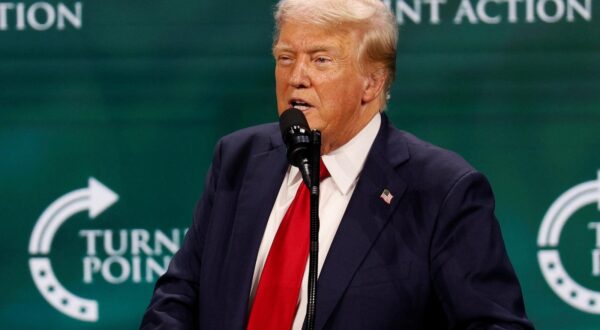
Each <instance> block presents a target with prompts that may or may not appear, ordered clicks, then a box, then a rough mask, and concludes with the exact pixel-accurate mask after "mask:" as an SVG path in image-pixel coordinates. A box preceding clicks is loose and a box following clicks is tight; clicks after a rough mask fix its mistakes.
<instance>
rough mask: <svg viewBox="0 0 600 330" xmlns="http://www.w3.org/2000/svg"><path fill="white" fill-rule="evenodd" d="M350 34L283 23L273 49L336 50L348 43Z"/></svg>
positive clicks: (338, 30)
mask: <svg viewBox="0 0 600 330" xmlns="http://www.w3.org/2000/svg"><path fill="white" fill-rule="evenodd" d="M351 38H352V35H351V34H350V33H348V31H346V30H340V29H331V28H326V27H318V26H314V25H312V26H307V25H304V24H293V23H287V24H284V25H283V26H282V28H281V31H280V34H279V38H278V40H277V43H276V44H275V46H274V47H273V50H274V51H305V52H319V51H337V50H343V49H344V48H346V47H347V46H349V45H350V44H352V41H351V40H350V39H351Z"/></svg>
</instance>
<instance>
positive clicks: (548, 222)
mask: <svg viewBox="0 0 600 330" xmlns="http://www.w3.org/2000/svg"><path fill="white" fill-rule="evenodd" d="M588 205H597V206H598V210H599V211H600V171H598V179H597V180H595V181H588V182H584V183H581V184H578V185H576V186H575V187H573V188H571V189H569V190H567V191H566V192H565V193H563V194H562V195H561V196H560V197H559V198H558V199H557V200H556V201H555V202H554V203H553V204H552V206H550V209H548V211H547V212H546V215H545V216H544V220H543V221H542V224H541V226H540V230H539V233H538V239H537V241H538V246H539V248H540V251H538V263H539V265H540V269H541V271H542V274H543V275H544V278H545V279H546V282H547V283H548V285H549V286H550V288H552V290H553V291H554V292H555V293H556V294H557V295H558V296H559V297H560V298H561V299H562V300H563V301H564V302H566V303H567V304H569V305H571V306H573V307H575V308H577V309H579V310H581V311H584V312H587V313H593V314H600V292H598V291H594V290H591V289H588V288H586V287H584V286H582V285H580V284H579V283H577V282H576V281H575V280H574V279H573V278H572V277H571V276H570V275H569V273H568V272H567V271H566V269H565V267H564V266H563V263H562V261H561V258H560V254H559V251H558V244H559V241H560V235H561V232H562V230H563V227H564V226H565V224H566V223H567V221H568V220H569V218H571V217H572V216H573V214H575V212H577V211H578V210H579V209H581V208H583V207H586V206H588ZM597 224H598V223H591V224H590V226H589V227H590V229H596V230H598V229H599V228H595V227H598V226H595V225H597ZM598 225H600V224H598ZM594 268H597V267H596V266H594ZM596 271H598V272H599V273H600V270H597V269H594V270H593V272H594V273H595V272H596Z"/></svg>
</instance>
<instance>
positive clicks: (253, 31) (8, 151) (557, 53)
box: [0, 0, 600, 330]
mask: <svg viewBox="0 0 600 330" xmlns="http://www.w3.org/2000/svg"><path fill="white" fill-rule="evenodd" d="M481 1H486V0H470V1H469V0H464V1H454V0H448V1H447V2H446V3H441V4H440V5H439V8H438V9H439V11H438V12H439V21H436V20H432V16H431V5H430V4H431V2H428V3H425V2H424V1H423V2H422V1H419V0H415V1H410V0H407V1H400V0H398V1H386V2H387V3H389V4H390V5H391V6H392V7H393V8H395V9H396V8H400V9H398V10H396V14H397V15H398V16H399V17H402V18H403V22H404V23H403V24H400V25H399V29H400V41H399V49H398V57H397V64H398V72H397V79H396V82H395V85H394V87H393V91H392V99H391V102H390V105H389V109H388V114H389V116H390V117H391V119H392V121H393V122H394V123H395V124H396V126H398V127H400V128H402V129H404V130H407V131H410V132H412V133H414V134H416V135H417V136H419V137H421V138H423V139H426V140H429V141H431V142H433V143H435V144H438V145H441V146H443V147H445V148H449V149H452V150H455V151H457V152H458V153H460V154H461V155H463V156H464V157H465V158H466V159H467V160H468V161H470V162H471V163H472V164H473V165H474V166H475V167H477V168H478V169H479V170H481V171H482V172H483V173H485V174H486V175H487V176H488V177H489V179H490V181H491V183H492V185H493V187H494V191H495V194H496V198H497V215H498V217H499V221H500V224H501V227H502V231H503V234H504V238H505V240H506V244H507V248H508V252H509V255H510V257H511V259H512V262H513V264H514V266H515V269H516V271H517V273H518V275H519V277H520V280H521V284H522V287H523V292H524V296H525V300H526V307H527V311H528V314H529V316H530V318H531V319H532V321H533V322H534V323H535V324H536V326H537V327H538V328H539V329H556V330H562V329H589V330H591V329H598V328H599V327H600V314H595V313H590V312H585V311H582V310H580V309H578V308H575V307H573V306H571V305H570V304H568V303H567V302H565V301H563V300H562V299H561V298H559V296H558V295H557V294H556V293H555V292H554V291H553V290H552V289H551V287H550V285H549V284H548V283H547V282H546V280H545V279H544V276H543V275H542V272H541V270H540V266H539V265H538V258H537V255H538V251H539V250H540V249H545V248H546V247H539V246H538V241H537V239H538V237H537V236H538V231H539V228H540V225H541V223H542V219H543V218H544V215H545V213H546V212H547V210H548V209H549V208H550V206H551V205H552V204H553V203H554V201H555V200H556V199H557V198H558V197H559V196H560V195H561V194H563V193H564V192H566V191H567V190H569V189H570V188H572V187H574V186H576V185H578V184H581V183H584V182H588V181H594V180H596V182H599V183H598V190H597V194H598V200H599V204H594V203H589V204H587V205H585V206H584V207H580V208H579V209H577V210H576V212H575V213H574V214H573V216H571V217H570V218H569V221H568V222H567V223H566V224H565V225H564V227H563V228H562V229H563V230H562V234H561V236H560V237H561V240H560V243H559V244H558V246H556V247H554V248H556V249H557V250H558V251H559V253H560V256H561V258H562V259H561V260H562V261H563V266H564V268H565V269H567V271H568V272H569V274H570V276H571V277H572V279H573V280H574V281H576V282H577V283H579V284H580V285H581V286H583V287H585V288H587V289H589V290H593V291H600V274H594V273H593V268H594V261H593V256H594V254H593V250H595V249H596V248H600V242H596V233H595V231H594V230H592V229H591V228H590V227H589V223H592V222H600V216H599V214H600V213H599V208H598V205H600V181H597V180H600V179H598V173H597V172H598V170H599V169H600V153H599V150H600V10H598V9H597V8H598V6H597V5H598V3H592V0H577V1H575V0H527V1H516V2H513V3H514V4H515V12H514V15H513V16H512V17H511V16H510V14H509V11H508V5H509V2H510V1H503V0H499V1H494V2H487V3H486V4H479V2H481ZM540 3H541V4H540ZM78 4H79V5H78ZM478 4H479V6H480V7H481V8H483V9H481V10H482V11H478V10H477V8H478V7H477V6H478ZM577 5H579V7H576V6H577ZM76 6H81V8H80V10H81V11H80V14H78V13H77V10H76ZM273 6H274V1H267V0H256V1H242V0H233V1H216V0H195V1H191V0H171V1H163V0H154V1H140V0H129V1H113V0H106V1H89V0H82V1H78V2H77V1H68V0H64V1H63V2H57V1H47V2H38V1H22V2H2V3H0V219H1V222H0V223H1V225H0V226H1V227H0V235H1V236H0V249H1V250H2V254H1V256H0V258H1V259H0V260H1V262H2V263H1V265H2V271H1V272H0V288H1V289H2V296H1V298H0V325H1V327H2V328H6V329H17V328H18V329H28V328H44V329H87V328H90V329H130V328H136V327H137V326H138V324H139V321H140V318H141V315H142V313H143V311H144V309H145V307H146V305H147V303H148V302H149V298H150V296H151V293H152V287H153V283H154V281H155V280H156V273H157V272H159V270H160V267H159V266H163V265H164V263H165V262H167V261H168V258H169V257H170V256H171V255H172V253H171V252H170V250H169V249H168V247H169V246H170V245H169V244H171V246H172V245H173V244H178V239H177V237H178V235H182V234H183V231H184V230H185V228H186V227H187V226H188V225H189V224H190V221H191V216H192V210H193V207H194V204H195V201H196V200H197V199H198V197H199V196H200V194H201V193H202V184H203V181H204V175H205V173H206V170H207V168H208V166H209V162H210V159H211V155H212V148H213V146H214V144H215V142H216V141H217V140H218V138H219V137H221V136H223V135H225V134H227V133H229V132H231V131H234V130H237V129H240V128H243V127H247V126H250V125H254V124H259V123H264V122H270V121H275V120H276V119H277V116H276V107H275V95H274V76H273V65H274V63H273V60H272V58H271V55H270V46H271V42H272V41H271V38H272V30H273V28H272V26H273V20H272V14H271V11H272V9H273ZM402 6H408V7H409V8H410V9H412V10H413V11H415V12H416V10H417V9H418V8H417V7H418V6H420V7H421V10H420V17H421V20H420V22H414V20H411V19H410V17H409V16H407V11H406V9H402V8H405V7H402ZM469 6H472V7H473V10H474V11H473V15H476V18H477V22H476V23H475V22H473V21H469V19H468V17H467V16H465V17H463V20H462V21H460V22H455V18H456V17H457V13H459V11H460V10H461V9H460V8H462V10H463V11H465V12H466V11H468V8H467V7H469ZM528 8H534V11H533V12H528ZM561 8H562V9H561ZM574 8H575V9H577V8H579V9H581V8H584V9H585V13H587V14H589V15H588V16H586V15H583V14H582V11H581V10H579V11H576V10H575V9H574ZM403 10H404V11H403ZM65 12H68V13H70V14H71V17H70V20H69V18H68V17H67V16H65ZM569 13H570V14H571V16H569ZM481 14H485V15H487V16H489V17H497V18H499V19H500V22H499V23H497V24H492V23H490V22H489V20H488V22H486V19H485V17H484V16H482V15H481ZM61 15H62V16H61ZM531 15H533V18H534V19H533V21H528V16H531ZM59 16H60V19H62V21H63V23H64V26H63V28H61V27H60V26H59V21H60V19H59ZM65 17H66V18H65ZM548 17H550V19H549V18H548ZM78 22H79V23H80V24H77V23H78ZM90 177H93V178H95V179H96V180H98V181H99V182H100V183H101V184H102V185H104V186H105V187H106V189H109V191H112V192H114V193H115V194H117V195H118V200H116V201H111V200H110V198H109V197H110V196H111V195H110V193H107V192H106V190H102V189H100V190H101V191H104V192H105V194H104V196H105V197H106V196H108V197H106V198H108V199H109V200H108V201H106V203H105V205H104V206H105V207H106V209H104V210H102V212H101V213H100V214H99V215H98V216H97V217H95V218H94V219H91V220H90V216H89V215H88V209H90V208H93V206H90V205H92V204H93V203H95V202H94V201H93V199H94V197H90V196H91V195H93V193H91V189H88V179H89V178H90ZM76 190H77V191H78V192H76V193H79V194H80V195H81V196H84V197H81V198H82V199H79V200H77V201H75V200H74V199H73V200H71V201H70V202H72V204H68V203H70V202H69V201H68V200H69V198H74V197H73V196H75V195H74V194H75V193H74V194H70V195H69V193H71V192H73V191H76ZM594 193H595V190H594V191H592V192H591V194H594ZM106 194H108V195H106ZM61 197H64V198H63V199H62V200H59V198H61ZM90 203H91V204H90ZM51 205H53V206H54V207H55V209H53V210H50V209H49V210H48V212H47V213H46V214H47V215H48V214H50V215H51V217H47V218H48V219H51V220H52V221H54V229H52V228H51V227H52V225H50V224H49V223H50V222H48V224H49V225H48V226H47V227H43V226H42V225H43V224H44V222H43V221H42V220H43V219H42V218H43V217H42V214H43V213H44V211H45V210H46V209H47V208H48V207H49V206H51ZM69 205H71V206H73V207H75V206H74V205H79V209H73V208H71V209H69ZM36 224H37V225H38V227H40V228H42V229H43V232H44V233H46V235H50V234H49V233H53V234H54V235H53V236H52V235H50V236H51V249H50V250H49V251H46V252H40V251H37V252H35V251H34V252H32V251H31V250H30V246H29V245H30V240H32V238H31V237H32V235H33V232H34V228H35V227H36ZM86 233H88V234H86ZM89 233H95V234H89ZM86 235H88V236H86ZM92 236H93V237H92ZM46 239H48V236H46ZM92 240H93V241H92ZM90 245H91V247H90ZM107 246H108V247H107ZM111 249H112V250H115V251H111ZM119 249H121V250H119ZM35 258H42V259H46V260H50V262H51V265H52V267H53V268H52V269H53V276H56V278H57V279H58V280H59V281H60V284H61V285H62V286H63V287H64V288H65V289H66V290H68V291H69V292H71V293H72V294H74V295H77V296H79V297H82V298H85V299H88V300H94V301H96V303H97V306H98V319H97V320H96V321H95V322H89V321H81V320H78V319H76V318H73V317H70V316H67V315H65V314H63V313H61V312H60V311H59V309H57V308H55V307H53V306H52V305H51V304H50V303H49V302H48V301H47V300H46V299H45V298H44V297H43V295H42V293H41V291H40V290H42V291H43V290H48V291H46V293H48V294H49V295H50V296H52V294H55V293H56V292H58V293H60V290H58V289H57V288H56V287H53V288H52V289H49V288H48V286H49V285H50V284H48V283H49V282H48V283H47V282H43V281H44V280H45V279H48V278H49V277H48V276H49V274H48V273H47V272H38V273H37V275H36V276H38V277H39V276H41V277H40V278H41V281H42V282H40V283H46V284H43V285H42V289H40V290H38V288H37V287H36V284H35V283H34V280H33V277H32V273H31V270H30V262H31V260H33V259H35ZM165 258H167V260H166V261H165ZM86 260H87V261H86ZM597 262H598V263H600V260H598V261H597ZM86 263H87V266H86ZM598 265H600V264H598ZM86 267H87V271H88V272H89V274H88V275H89V276H91V278H89V279H88V280H87V281H86V279H85V273H86ZM128 269H129V270H128ZM157 269H158V270H157ZM44 285H45V286H44ZM53 292H54V293H53ZM58 293H56V294H58ZM53 297H55V298H56V299H59V300H58V304H59V305H60V304H62V307H63V308H70V307H73V305H72V304H74V303H76V301H74V300H72V299H71V298H69V299H67V300H66V301H62V300H61V299H62V298H61V297H59V296H53ZM65 299H66V298H65ZM586 303H587V304H588V305H589V306H592V307H594V306H593V305H594V304H592V303H591V302H589V301H588V302H586ZM597 304H599V305H600V301H598V302H597ZM73 308H75V310H76V311H78V312H76V313H80V314H81V313H83V314H86V313H88V314H87V315H89V313H90V312H91V311H90V310H89V309H86V310H81V309H80V306H79V305H77V306H74V307H73Z"/></svg>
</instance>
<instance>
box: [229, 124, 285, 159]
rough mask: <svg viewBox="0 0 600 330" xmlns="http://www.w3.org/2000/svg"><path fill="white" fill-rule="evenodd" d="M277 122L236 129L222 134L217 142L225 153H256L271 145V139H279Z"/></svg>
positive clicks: (267, 148)
mask: <svg viewBox="0 0 600 330" xmlns="http://www.w3.org/2000/svg"><path fill="white" fill-rule="evenodd" d="M278 133H279V127H278V125H277V123H269V124H262V125H257V126H251V127H247V128H243V129H240V130H237V131H235V132H232V133H229V134H227V135H225V136H223V137H222V138H221V139H220V140H219V142H218V144H217V145H218V146H220V147H221V148H222V150H223V152H225V153H233V154H239V153H240V152H244V153H246V152H249V153H258V152H262V151H266V150H269V149H270V148H272V147H273V139H279V138H280V137H279V135H278Z"/></svg>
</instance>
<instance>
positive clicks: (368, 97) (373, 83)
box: [362, 68, 386, 104]
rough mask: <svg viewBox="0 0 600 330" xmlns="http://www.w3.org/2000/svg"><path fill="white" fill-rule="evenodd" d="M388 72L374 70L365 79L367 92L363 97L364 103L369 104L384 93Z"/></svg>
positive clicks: (380, 69) (365, 91)
mask: <svg viewBox="0 0 600 330" xmlns="http://www.w3.org/2000/svg"><path fill="white" fill-rule="evenodd" d="M385 78H386V72H385V69H383V68H374V70H372V71H371V72H370V73H369V74H368V75H367V77H366V79H365V90H364V92H363V96H362V103H363V104H366V103H369V102H371V101H373V100H375V99H376V98H378V97H379V95H381V93H383V85H384V84H385Z"/></svg>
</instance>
